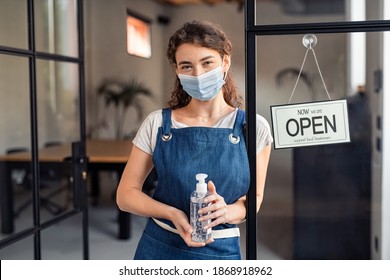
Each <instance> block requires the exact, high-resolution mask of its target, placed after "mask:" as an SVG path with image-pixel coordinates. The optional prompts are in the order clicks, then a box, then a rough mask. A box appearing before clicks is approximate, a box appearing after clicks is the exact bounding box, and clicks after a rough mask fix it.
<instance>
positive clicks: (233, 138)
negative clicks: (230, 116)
mask: <svg viewBox="0 0 390 280" xmlns="http://www.w3.org/2000/svg"><path fill="white" fill-rule="evenodd" d="M244 123H245V112H244V111H243V110H240V109H238V110H237V116H236V120H235V122H234V126H233V132H232V133H231V134H230V135H229V140H230V142H231V143H233V144H238V143H239V142H240V134H241V131H242V129H243V126H244Z"/></svg>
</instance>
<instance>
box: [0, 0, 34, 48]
mask: <svg viewBox="0 0 390 280" xmlns="http://www.w3.org/2000/svg"><path fill="white" fill-rule="evenodd" d="M27 38H28V37H27V1H25V0H1V1H0V45H3V46H7V47H15V48H22V49H27V48H28V41H27Z"/></svg>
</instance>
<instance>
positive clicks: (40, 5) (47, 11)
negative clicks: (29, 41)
mask: <svg viewBox="0 0 390 280" xmlns="http://www.w3.org/2000/svg"><path fill="white" fill-rule="evenodd" d="M34 3H35V20H36V23H35V31H36V48H37V51H39V52H48V53H54V54H60V55H66V56H72V57H77V56H78V48H77V44H78V32H77V3H76V0H56V1H54V0H37V1H35V2H34Z"/></svg>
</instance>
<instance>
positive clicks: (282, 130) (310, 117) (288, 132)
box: [271, 99, 350, 149]
mask: <svg viewBox="0 0 390 280" xmlns="http://www.w3.org/2000/svg"><path fill="white" fill-rule="evenodd" d="M271 117H272V130H273V134H274V145H275V149H281V148H292V147H302V146H313V145H325V144H336V143H345V142H350V136H349V122H348V109H347V101H346V100H345V99H342V100H332V101H319V102H310V103H300V104H289V105H275V106H271Z"/></svg>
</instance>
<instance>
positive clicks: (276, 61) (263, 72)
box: [257, 33, 375, 259]
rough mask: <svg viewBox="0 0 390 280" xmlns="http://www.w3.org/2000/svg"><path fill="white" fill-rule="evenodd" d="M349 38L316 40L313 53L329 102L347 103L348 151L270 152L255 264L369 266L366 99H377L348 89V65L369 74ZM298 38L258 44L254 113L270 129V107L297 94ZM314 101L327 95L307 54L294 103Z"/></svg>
mask: <svg viewBox="0 0 390 280" xmlns="http://www.w3.org/2000/svg"><path fill="white" fill-rule="evenodd" d="M349 35H350V34H346V33H337V34H318V35H316V36H317V38H318V43H317V45H316V46H315V48H314V50H315V54H316V57H317V60H318V65H319V67H320V70H321V73H322V76H323V78H324V81H325V84H326V86H327V89H328V91H329V94H330V95H331V97H332V99H340V98H346V99H347V103H348V114H349V125H350V133H351V143H344V144H332V145H319V146H312V147H302V148H295V149H278V150H273V151H272V154H271V159H270V163H269V168H268V176H267V183H266V185H267V186H266V189H265V194H264V200H263V204H262V208H261V210H260V212H259V219H258V221H259V223H258V226H259V227H258V234H259V242H260V244H261V246H259V248H258V257H259V258H260V259H261V258H275V259H370V230H371V225H370V221H371V217H370V215H371V156H370V154H371V127H370V123H371V118H370V109H369V107H370V106H369V99H370V98H371V97H372V96H374V95H375V93H374V92H373V90H372V89H368V90H367V92H363V91H362V92H359V93H358V92H357V88H351V80H352V75H353V73H354V72H353V71H351V67H350V66H349V64H350V63H351V61H350V60H351V59H354V60H356V61H355V63H354V64H353V65H355V66H354V67H357V68H359V67H362V69H363V70H364V71H366V68H365V67H366V66H365V65H364V64H362V63H360V62H361V60H360V58H357V59H356V57H352V56H351V46H350V44H349V43H348V40H349V39H348V38H349ZM302 37H303V35H281V36H259V37H258V38H257V65H258V68H257V80H258V83H257V84H258V87H257V95H258V96H257V100H258V106H257V108H258V110H259V111H258V112H259V114H261V115H263V116H264V117H265V118H266V119H267V120H268V121H269V123H270V124H271V117H270V110H269V108H270V106H271V105H277V104H287V103H288V100H289V97H290V95H291V93H292V90H293V88H294V86H295V83H296V80H297V77H298V74H299V70H300V68H301V65H302V63H303V60H304V56H305V52H306V48H305V47H304V46H303V44H302ZM362 44H363V45H365V42H362ZM353 47H357V48H359V47H360V46H353ZM329 50H331V51H329ZM371 55H373V56H375V54H371ZM354 70H356V69H354ZM367 71H368V70H367ZM366 73H370V72H365V74H366ZM314 100H316V101H319V100H327V94H326V91H325V88H324V85H323V82H322V79H321V76H320V73H319V71H318V69H317V66H316V63H315V58H314V56H313V54H312V53H311V52H309V53H308V55H307V58H306V62H305V65H304V67H303V71H302V76H301V78H300V79H299V81H298V84H297V87H296V90H295V93H294V96H293V98H292V101H291V103H304V102H311V101H314ZM280 174H283V176H280Z"/></svg>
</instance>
